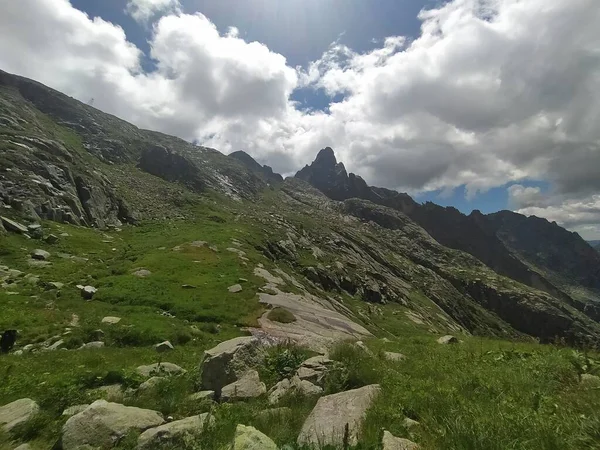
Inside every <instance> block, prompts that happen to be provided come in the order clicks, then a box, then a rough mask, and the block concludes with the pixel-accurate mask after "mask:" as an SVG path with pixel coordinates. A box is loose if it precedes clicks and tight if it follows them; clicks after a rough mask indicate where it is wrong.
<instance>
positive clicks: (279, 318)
mask: <svg viewBox="0 0 600 450" xmlns="http://www.w3.org/2000/svg"><path fill="white" fill-rule="evenodd" d="M267 319H269V320H271V321H273V322H280V323H292V322H295V321H296V317H295V316H294V315H293V314H292V313H291V312H290V311H288V310H287V309H285V308H280V307H276V308H273V309H272V310H271V311H269V314H267Z"/></svg>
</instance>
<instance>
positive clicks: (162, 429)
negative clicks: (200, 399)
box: [137, 413, 213, 450]
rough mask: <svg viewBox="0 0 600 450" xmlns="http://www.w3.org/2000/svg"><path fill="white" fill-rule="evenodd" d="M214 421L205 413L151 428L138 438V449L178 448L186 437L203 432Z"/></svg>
mask: <svg viewBox="0 0 600 450" xmlns="http://www.w3.org/2000/svg"><path fill="white" fill-rule="evenodd" d="M212 421H213V419H212V417H210V418H209V415H208V413H204V414H200V415H199V416H192V417H187V418H185V419H181V420H175V421H173V422H170V423H166V424H164V425H160V426H158V427H156V428H150V429H149V430H146V431H144V432H143V433H142V434H141V435H140V437H139V438H138V446H137V448H138V450H151V449H156V448H165V446H169V447H168V448H178V444H181V442H182V441H185V439H189V438H190V437H194V436H196V435H198V434H200V433H202V431H204V429H205V427H206V426H208V425H209V424H210V423H211V422H212Z"/></svg>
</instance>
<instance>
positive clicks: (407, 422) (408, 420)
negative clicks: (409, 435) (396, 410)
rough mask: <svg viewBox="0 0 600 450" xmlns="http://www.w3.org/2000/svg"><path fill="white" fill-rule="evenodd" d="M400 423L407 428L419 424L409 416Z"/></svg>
mask: <svg viewBox="0 0 600 450" xmlns="http://www.w3.org/2000/svg"><path fill="white" fill-rule="evenodd" d="M402 425H404V428H406V429H408V428H412V427H416V426H418V425H420V423H419V422H417V421H416V420H413V419H411V418H410V417H407V418H405V419H404V420H403V421H402Z"/></svg>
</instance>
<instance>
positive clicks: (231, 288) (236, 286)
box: [227, 284, 242, 294]
mask: <svg viewBox="0 0 600 450" xmlns="http://www.w3.org/2000/svg"><path fill="white" fill-rule="evenodd" d="M227 290H228V291H229V292H231V293H233V294H235V293H237V292H242V286H241V285H240V284H234V285H233V286H229V287H228V288H227Z"/></svg>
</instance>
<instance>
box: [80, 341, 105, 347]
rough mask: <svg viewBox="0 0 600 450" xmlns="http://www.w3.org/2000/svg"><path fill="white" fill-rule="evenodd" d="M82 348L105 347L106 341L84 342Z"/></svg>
mask: <svg viewBox="0 0 600 450" xmlns="http://www.w3.org/2000/svg"><path fill="white" fill-rule="evenodd" d="M80 348H81V349H90V348H104V342H102V341H92V342H87V343H85V344H83V345H82V346H81V347H80Z"/></svg>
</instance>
